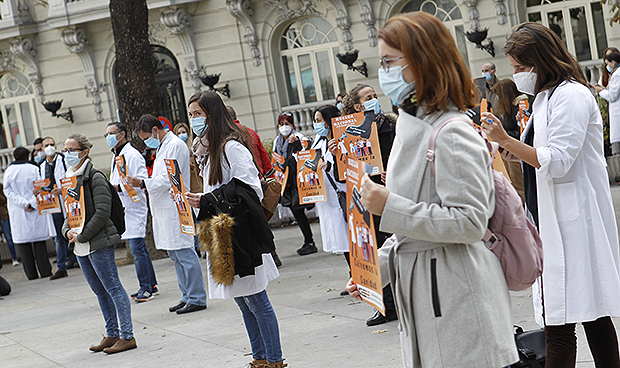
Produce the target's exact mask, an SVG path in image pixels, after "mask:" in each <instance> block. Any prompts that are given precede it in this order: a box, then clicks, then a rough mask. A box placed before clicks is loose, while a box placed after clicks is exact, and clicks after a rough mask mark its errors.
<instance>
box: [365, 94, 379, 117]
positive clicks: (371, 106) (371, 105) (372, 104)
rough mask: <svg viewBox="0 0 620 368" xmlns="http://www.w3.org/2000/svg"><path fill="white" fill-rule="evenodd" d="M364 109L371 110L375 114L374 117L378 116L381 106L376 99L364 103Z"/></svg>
mask: <svg viewBox="0 0 620 368" xmlns="http://www.w3.org/2000/svg"><path fill="white" fill-rule="evenodd" d="M364 108H365V109H366V110H373V111H374V112H375V115H379V113H380V112H381V104H380V103H379V100H377V99H376V98H373V99H372V100H369V101H366V102H364Z"/></svg>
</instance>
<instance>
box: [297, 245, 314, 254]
mask: <svg viewBox="0 0 620 368" xmlns="http://www.w3.org/2000/svg"><path fill="white" fill-rule="evenodd" d="M317 251H318V250H317V249H316V245H314V243H305V244H304V245H302V246H301V248H299V249H297V254H299V255H300V256H305V255H307V254H312V253H316V252H317Z"/></svg>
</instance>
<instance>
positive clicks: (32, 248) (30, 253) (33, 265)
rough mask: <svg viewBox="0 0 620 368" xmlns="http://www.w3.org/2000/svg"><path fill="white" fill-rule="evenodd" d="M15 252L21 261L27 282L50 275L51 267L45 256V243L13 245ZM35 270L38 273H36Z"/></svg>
mask: <svg viewBox="0 0 620 368" xmlns="http://www.w3.org/2000/svg"><path fill="white" fill-rule="evenodd" d="M15 246H16V247H17V252H18V253H19V256H20V257H21V259H22V266H24V272H25V273H26V277H28V280H34V279H36V278H38V277H39V275H41V277H48V276H51V275H52V265H50V261H49V257H48V255H47V247H46V245H45V241H38V242H31V243H22V244H15ZM37 269H38V270H39V272H38V273H37Z"/></svg>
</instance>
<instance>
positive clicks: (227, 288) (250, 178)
mask: <svg viewBox="0 0 620 368" xmlns="http://www.w3.org/2000/svg"><path fill="white" fill-rule="evenodd" d="M224 151H225V152H226V157H227V158H228V162H229V163H230V165H227V164H226V161H225V160H221V162H222V163H223V168H222V182H221V183H218V184H216V185H210V184H209V162H207V164H206V165H205V166H204V168H203V170H202V171H201V173H202V178H203V188H204V191H205V193H209V192H212V191H213V190H215V189H217V188H219V187H220V186H222V185H224V184H227V183H228V182H230V181H231V180H232V179H233V178H237V179H239V180H241V181H242V182H244V183H246V184H247V185H249V186H250V187H252V189H254V191H255V192H256V195H257V196H258V199H259V200H262V199H263V189H262V187H261V185H260V179H259V178H258V169H257V168H256V165H255V164H254V157H253V156H252V153H250V151H249V150H248V149H247V148H246V147H245V146H244V145H243V144H241V143H239V142H238V141H236V140H234V139H232V140H229V141H228V142H226V145H225V146H224ZM207 263H208V253H207ZM207 267H208V270H209V272H208V275H209V299H230V298H235V297H239V296H248V295H254V294H256V293H259V292H261V291H263V290H265V288H267V285H268V284H269V281H271V280H273V279H275V278H277V277H278V276H280V274H279V272H278V268H277V267H276V264H275V262H274V261H273V258H272V256H271V254H270V253H264V254H263V264H262V265H260V266H258V267H256V268H255V269H254V275H248V276H244V277H239V275H235V278H234V280H233V283H232V284H230V285H223V284H218V283H216V282H215V281H214V280H213V277H212V276H211V264H210V263H208V266H207Z"/></svg>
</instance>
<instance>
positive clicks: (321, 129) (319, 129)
mask: <svg viewBox="0 0 620 368" xmlns="http://www.w3.org/2000/svg"><path fill="white" fill-rule="evenodd" d="M312 126H313V127H314V130H316V134H318V135H320V136H321V137H327V134H328V133H329V129H327V128H325V123H314V124H312Z"/></svg>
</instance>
